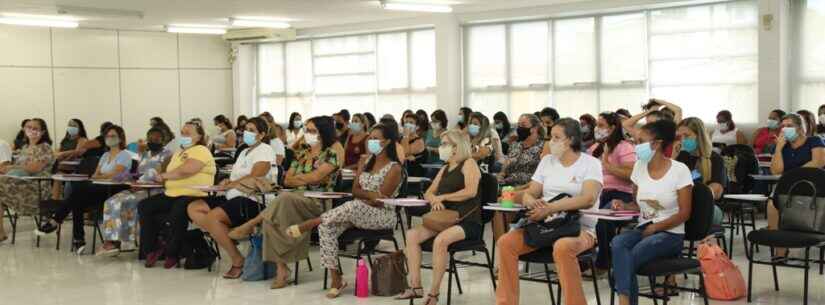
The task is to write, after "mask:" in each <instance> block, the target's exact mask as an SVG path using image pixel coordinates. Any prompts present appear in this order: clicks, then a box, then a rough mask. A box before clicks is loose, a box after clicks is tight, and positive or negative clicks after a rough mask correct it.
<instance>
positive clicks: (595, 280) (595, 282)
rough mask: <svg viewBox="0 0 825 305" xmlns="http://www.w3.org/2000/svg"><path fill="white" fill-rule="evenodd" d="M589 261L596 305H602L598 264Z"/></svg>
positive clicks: (591, 260)
mask: <svg viewBox="0 0 825 305" xmlns="http://www.w3.org/2000/svg"><path fill="white" fill-rule="evenodd" d="M589 261H590V274H592V275H593V291H594V292H595V293H596V305H602V297H601V296H600V295H599V277H598V276H596V262H595V261H594V260H593V259H590V260H589ZM705 305H707V304H705Z"/></svg>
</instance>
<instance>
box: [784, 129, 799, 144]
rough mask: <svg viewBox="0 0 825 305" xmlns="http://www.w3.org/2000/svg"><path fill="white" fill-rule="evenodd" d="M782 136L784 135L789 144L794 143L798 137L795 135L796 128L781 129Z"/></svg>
mask: <svg viewBox="0 0 825 305" xmlns="http://www.w3.org/2000/svg"><path fill="white" fill-rule="evenodd" d="M782 134H784V135H785V140H788V141H790V142H793V141H796V138H797V137H799V134H797V133H796V128H793V127H785V128H782Z"/></svg>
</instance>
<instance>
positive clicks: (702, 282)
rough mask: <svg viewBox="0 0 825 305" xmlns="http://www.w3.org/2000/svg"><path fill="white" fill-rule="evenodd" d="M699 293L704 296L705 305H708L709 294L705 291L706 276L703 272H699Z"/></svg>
mask: <svg viewBox="0 0 825 305" xmlns="http://www.w3.org/2000/svg"><path fill="white" fill-rule="evenodd" d="M699 293H701V294H702V299H704V300H705V305H708V292H707V291H706V290H705V275H704V274H703V273H702V272H699Z"/></svg>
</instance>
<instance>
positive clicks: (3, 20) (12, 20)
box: [0, 14, 79, 28]
mask: <svg viewBox="0 0 825 305" xmlns="http://www.w3.org/2000/svg"><path fill="white" fill-rule="evenodd" d="M0 24H10V25H24V26H43V27H52V28H76V27H78V26H79V23H78V22H77V20H70V19H65V18H54V17H47V16H43V17H35V16H31V17H24V16H22V15H15V16H10V15H8V14H7V15H4V16H0Z"/></svg>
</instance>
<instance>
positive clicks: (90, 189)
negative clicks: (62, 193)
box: [36, 125, 132, 254]
mask: <svg viewBox="0 0 825 305" xmlns="http://www.w3.org/2000/svg"><path fill="white" fill-rule="evenodd" d="M104 134H105V135H106V136H105V140H104V141H105V143H106V147H107V151H106V152H105V153H103V156H101V157H100V161H98V163H97V169H96V170H95V173H94V174H93V175H92V176H91V179H92V180H112V179H115V178H118V179H126V178H127V177H128V176H127V175H128V174H129V170H130V169H131V168H132V155H131V154H129V152H128V151H126V150H125V148H126V135H125V133H124V132H123V128H121V127H120V126H117V125H113V126H112V127H109V129H108V130H107V131H106V132H105V133H104ZM125 188H126V186H123V185H100V184H93V183H92V181H84V182H72V193H71V195H69V198H67V199H66V202H64V203H62V204H60V205H59V206H58V208H57V210H56V211H55V212H54V214H53V215H51V218H50V219H49V221H46V222H44V223H42V224H41V225H40V228H39V229H38V230H37V231H36V233H37V234H38V235H45V234H49V233H52V232H54V231H56V230H57V227H58V226H59V225H60V224H62V223H63V220H64V219H66V216H69V213H71V214H72V249H74V250H75V251H76V252H77V253H78V254H80V253H83V250H84V249H85V247H86V232H85V230H84V225H83V221H84V217H83V212H84V211H85V210H86V209H88V208H90V207H94V206H100V205H101V204H102V203H103V201H105V200H106V199H107V198H109V196H111V194H113V193H117V192H120V191H122V190H123V189H125Z"/></svg>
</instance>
